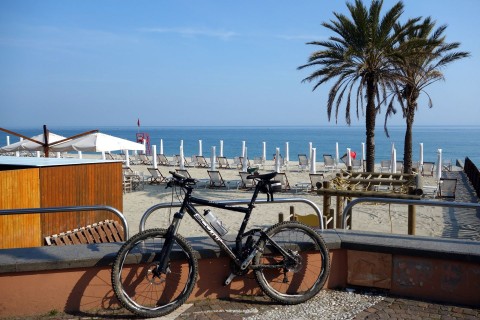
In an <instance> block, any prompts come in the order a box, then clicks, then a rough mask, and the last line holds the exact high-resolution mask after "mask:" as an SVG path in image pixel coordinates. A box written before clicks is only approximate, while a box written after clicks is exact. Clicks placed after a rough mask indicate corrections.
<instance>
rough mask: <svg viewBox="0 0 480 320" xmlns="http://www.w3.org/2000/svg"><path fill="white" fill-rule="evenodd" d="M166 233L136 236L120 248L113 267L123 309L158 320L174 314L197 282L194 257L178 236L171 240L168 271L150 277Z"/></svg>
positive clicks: (182, 239) (189, 248) (153, 231)
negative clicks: (157, 319) (158, 275)
mask: <svg viewBox="0 0 480 320" xmlns="http://www.w3.org/2000/svg"><path fill="white" fill-rule="evenodd" d="M166 234H167V230H165V229H149V230H146V231H143V232H141V233H138V234H136V235H135V236H133V237H132V238H130V239H129V240H128V241H127V242H125V244H124V245H123V246H122V247H121V248H120V250H119V252H118V254H117V256H116V258H115V262H114V264H113V267H112V287H113V290H114V292H115V295H116V297H117V298H118V300H119V301H120V303H121V305H122V306H123V307H125V308H126V309H128V310H129V311H131V312H133V313H134V314H136V315H139V316H141V317H160V316H164V315H166V314H168V313H170V312H172V311H174V310H175V309H177V308H178V307H180V306H181V305H182V304H183V303H184V302H185V301H186V300H187V299H188V297H189V296H190V294H191V293H192V290H193V288H194V286H195V283H196V281H197V276H198V261H197V258H196V256H195V254H194V251H193V249H192V247H191V246H190V244H189V243H188V242H187V240H185V238H183V237H182V236H180V235H176V236H175V237H174V244H173V248H172V252H171V255H170V262H169V265H168V267H169V271H170V272H169V273H167V274H163V275H162V277H161V278H159V277H153V276H152V272H151V270H153V268H155V266H156V262H155V259H158V255H159V253H160V252H161V250H162V247H163V245H164V243H165V239H166ZM127 265H128V266H127Z"/></svg>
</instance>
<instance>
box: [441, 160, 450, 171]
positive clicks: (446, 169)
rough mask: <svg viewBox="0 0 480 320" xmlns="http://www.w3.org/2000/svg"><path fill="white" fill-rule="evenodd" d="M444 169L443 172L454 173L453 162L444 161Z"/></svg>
mask: <svg viewBox="0 0 480 320" xmlns="http://www.w3.org/2000/svg"><path fill="white" fill-rule="evenodd" d="M442 167H443V168H442V169H443V171H452V160H446V159H445V160H443V163H442Z"/></svg>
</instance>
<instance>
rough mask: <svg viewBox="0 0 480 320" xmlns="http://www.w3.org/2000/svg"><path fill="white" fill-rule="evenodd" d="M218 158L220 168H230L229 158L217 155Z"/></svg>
mask: <svg viewBox="0 0 480 320" xmlns="http://www.w3.org/2000/svg"><path fill="white" fill-rule="evenodd" d="M217 160H218V167H219V168H223V169H230V164H229V163H228V159H227V158H226V157H217Z"/></svg>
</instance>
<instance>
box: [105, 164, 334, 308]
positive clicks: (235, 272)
mask: <svg viewBox="0 0 480 320" xmlns="http://www.w3.org/2000/svg"><path fill="white" fill-rule="evenodd" d="M170 173H171V174H172V179H171V180H170V181H169V182H168V184H167V187H172V188H173V189H172V198H173V190H176V191H177V195H178V196H179V197H183V201H182V205H181V207H180V210H179V211H178V212H176V213H175V214H174V215H173V219H172V222H171V224H170V226H169V227H168V229H159V228H156V229H150V230H145V231H143V232H140V233H138V234H136V235H135V236H133V237H132V238H130V239H129V240H128V241H126V242H125V244H123V246H122V247H121V248H120V250H119V252H118V254H117V256H116V258H115V262H114V264H113V267H112V286H113V289H114V292H115V295H116V296H117V298H118V300H119V301H120V303H121V304H122V305H123V306H124V307H125V308H126V309H128V310H130V311H131V312H133V313H135V314H136V315H139V316H142V317H159V316H163V315H166V314H168V313H170V312H172V311H174V310H175V309H176V308H178V307H180V306H181V305H182V304H183V303H184V302H185V301H186V300H187V299H188V297H189V295H190V294H191V292H192V290H193V288H194V287H195V283H196V280H197V276H198V261H197V257H196V254H195V252H194V250H193V249H192V246H191V245H190V243H189V242H188V241H187V240H186V239H185V238H184V237H183V236H181V235H180V234H178V232H177V231H178V229H179V226H180V222H181V221H182V219H183V217H184V216H185V213H187V214H188V215H189V216H190V217H192V218H193V219H194V220H195V221H196V222H197V223H198V224H199V225H200V226H201V228H202V229H203V230H204V231H205V232H206V233H207V234H208V235H209V236H210V238H212V240H213V241H214V242H215V243H217V244H218V246H219V247H220V248H221V249H222V250H223V251H224V252H225V253H226V254H227V255H228V256H229V257H230V258H231V263H230V268H231V273H230V275H229V276H228V277H227V278H226V280H225V281H224V285H229V284H230V283H231V282H232V280H233V279H234V278H235V277H236V276H243V275H246V274H247V273H248V272H250V271H251V272H253V274H254V276H255V279H256V282H257V283H258V285H259V286H260V288H261V289H262V291H263V292H264V293H265V294H266V295H268V296H269V297H270V298H271V299H273V300H275V301H278V302H280V303H283V304H298V303H302V302H305V301H307V300H308V299H310V298H312V297H313V296H315V295H316V294H317V293H318V292H319V291H320V290H321V289H322V287H323V285H324V283H325V281H326V279H327V277H328V274H329V272H330V257H329V254H328V249H327V247H326V245H325V242H324V240H323V238H322V237H321V236H320V235H319V234H318V233H317V232H315V231H314V230H313V229H312V228H310V227H308V226H306V225H304V224H302V223H299V222H295V221H286V222H280V223H278V224H275V225H273V226H271V227H269V228H265V229H261V228H254V229H251V230H248V231H246V227H247V224H248V221H249V219H250V216H251V214H252V211H253V209H254V208H255V201H256V199H257V197H258V195H259V193H261V192H262V193H266V194H267V201H273V200H274V199H273V194H274V193H275V192H276V191H279V190H280V189H278V187H281V185H279V184H280V183H279V181H275V180H273V179H274V177H275V175H276V173H275V172H273V173H267V174H254V175H250V176H248V179H255V182H256V185H255V189H254V192H253V196H252V199H251V201H250V202H249V204H248V205H247V206H235V205H228V204H224V203H217V202H215V201H211V200H206V199H201V198H196V197H194V196H192V191H193V189H194V186H195V180H194V179H192V178H186V177H184V176H182V175H180V174H178V173H176V172H170ZM172 201H173V199H172ZM195 204H197V205H202V206H208V207H213V208H220V209H224V210H230V211H236V212H241V213H244V219H243V221H242V224H241V226H240V229H239V231H238V234H237V236H236V238H235V241H234V242H235V245H233V244H231V246H232V248H231V247H230V246H229V245H228V244H227V242H226V240H224V239H223V238H222V237H223V236H224V235H225V234H226V232H227V231H228V230H227V229H226V228H225V227H224V226H223V225H222V223H221V222H220V221H219V220H218V219H216V218H215V217H214V215H213V214H212V212H211V211H210V210H205V211H204V214H203V215H202V214H200V213H199V211H198V210H197V209H196V208H195V206H194V205H195Z"/></svg>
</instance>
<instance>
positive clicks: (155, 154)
mask: <svg viewBox="0 0 480 320" xmlns="http://www.w3.org/2000/svg"><path fill="white" fill-rule="evenodd" d="M152 149H153V167H154V168H155V169H156V168H157V166H158V164H157V146H156V145H155V144H154V145H153V146H152Z"/></svg>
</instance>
